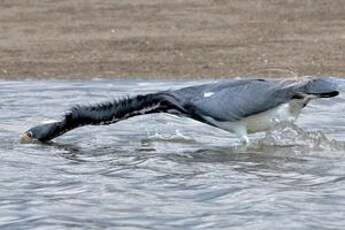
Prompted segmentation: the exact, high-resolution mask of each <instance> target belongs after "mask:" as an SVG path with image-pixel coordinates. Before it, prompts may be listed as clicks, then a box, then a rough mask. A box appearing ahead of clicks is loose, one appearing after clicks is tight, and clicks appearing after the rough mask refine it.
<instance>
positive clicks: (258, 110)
mask: <svg viewBox="0 0 345 230" xmlns="http://www.w3.org/2000/svg"><path fill="white" fill-rule="evenodd" d="M336 87H337V85H336V83H335V81H334V80H333V79H330V78H318V79H305V80H300V81H296V80H263V79H252V80H223V81H219V82H216V83H209V84H204V85H198V86H191V87H186V88H182V89H179V90H174V91H171V90H170V91H162V92H158V93H154V94H148V95H138V96H136V97H132V98H124V99H121V100H115V101H113V102H108V103H105V104H101V105H99V104H98V105H97V104H96V105H92V106H75V107H73V108H72V109H71V110H70V111H69V112H68V113H66V115H65V116H64V119H63V120H62V121H59V122H56V123H53V124H43V125H39V126H35V127H33V128H31V129H29V130H28V131H26V132H25V133H24V134H23V138H24V139H25V138H26V139H29V140H33V139H36V140H40V141H48V140H50V139H52V138H55V137H57V136H60V135H62V134H63V133H65V132H67V131H69V130H72V129H74V128H77V127H80V126H83V125H109V124H111V123H115V122H118V121H121V120H124V119H127V118H129V117H132V116H137V115H143V114H150V113H160V112H161V113H162V112H163V113H171V114H177V115H179V116H186V117H190V118H192V119H195V120H198V121H200V122H204V123H207V124H210V125H213V126H216V127H218V128H222V129H225V130H228V131H233V132H235V133H236V134H237V135H238V136H239V137H241V138H242V137H243V138H245V141H246V142H247V141H248V138H247V137H246V136H247V129H248V130H252V131H262V130H265V129H268V128H271V127H272V126H273V125H274V122H273V121H272V122H271V120H273V119H276V118H279V119H281V118H283V120H284V119H287V120H289V119H290V118H289V116H296V117H297V116H298V114H299V111H300V109H302V108H303V107H304V106H305V105H306V104H307V103H308V102H309V100H311V99H314V98H327V97H334V96H337V95H338V91H337V90H336ZM282 105H287V107H286V108H284V110H282V111H280V110H279V111H278V109H279V108H280V106H282ZM296 108H297V109H296ZM275 110H277V111H275ZM295 110H296V111H295ZM269 111H274V112H271V113H269ZM290 113H291V114H290ZM266 114H267V115H266ZM256 115H259V116H256ZM284 116H287V117H286V118H285V117H284ZM255 119H258V122H259V124H255ZM242 121H244V122H242ZM241 122H242V123H241ZM260 123H263V124H260Z"/></svg>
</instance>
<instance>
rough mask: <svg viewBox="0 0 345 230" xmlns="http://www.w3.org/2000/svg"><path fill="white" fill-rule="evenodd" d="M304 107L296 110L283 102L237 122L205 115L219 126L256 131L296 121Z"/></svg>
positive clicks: (249, 131)
mask: <svg viewBox="0 0 345 230" xmlns="http://www.w3.org/2000/svg"><path fill="white" fill-rule="evenodd" d="M301 109H302V108H300V109H298V110H295V109H291V105H290V104H289V103H286V104H282V105H280V106H278V107H276V108H274V109H270V110H268V111H265V112H263V113H259V114H255V115H252V116H249V117H246V118H243V119H241V120H240V121H236V122H220V121H215V120H214V119H212V118H210V117H205V118H206V119H207V120H208V121H209V122H211V123H213V124H214V125H215V126H217V127H218V128H221V129H224V130H227V131H231V132H235V133H238V132H239V131H240V132H242V131H241V130H243V131H244V130H245V132H247V133H255V132H261V131H266V130H271V129H273V128H274V127H275V126H277V125H278V124H279V123H283V122H284V123H285V122H294V121H295V120H296V119H297V116H298V115H299V113H300V110H301Z"/></svg>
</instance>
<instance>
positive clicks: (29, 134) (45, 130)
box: [20, 122, 59, 143]
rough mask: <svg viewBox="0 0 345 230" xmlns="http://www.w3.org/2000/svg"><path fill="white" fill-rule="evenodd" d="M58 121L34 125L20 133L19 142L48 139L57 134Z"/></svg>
mask: <svg viewBox="0 0 345 230" xmlns="http://www.w3.org/2000/svg"><path fill="white" fill-rule="evenodd" d="M58 124H59V123H58V122H53V123H47V124H41V125H38V126H35V127H33V128H31V129H29V130H27V131H25V132H24V133H23V134H22V135H21V139H20V141H21V143H32V142H35V141H48V140H50V139H52V138H54V137H56V136H57V132H58V127H59V125H58Z"/></svg>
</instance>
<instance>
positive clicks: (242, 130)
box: [233, 125, 249, 145]
mask: <svg viewBox="0 0 345 230" xmlns="http://www.w3.org/2000/svg"><path fill="white" fill-rule="evenodd" d="M233 130H234V132H235V134H236V136H238V138H240V141H241V143H242V144H244V145H248V144H249V138H248V133H247V128H246V127H245V126H244V125H237V126H235V127H234V128H233Z"/></svg>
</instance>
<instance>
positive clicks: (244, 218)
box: [0, 80, 345, 229]
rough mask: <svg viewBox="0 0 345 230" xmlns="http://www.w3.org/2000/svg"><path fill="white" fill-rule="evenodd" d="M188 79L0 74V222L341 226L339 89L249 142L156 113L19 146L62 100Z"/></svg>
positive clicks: (66, 103)
mask: <svg viewBox="0 0 345 230" xmlns="http://www.w3.org/2000/svg"><path fill="white" fill-rule="evenodd" d="M198 83H201V82H196V81H194V82H192V81H191V82H186V81H139V80H138V81H130V80H96V81H13V82H11V81H2V82H1V81H0V138H1V140H2V141H1V142H0V159H1V167H0V185H1V186H0V228H1V229H68V228H73V229H102V228H107V227H108V228H114V229H232V228H233V229H239V228H240V229H277V228H278V227H279V229H344V226H345V218H344V217H345V192H344V191H345V151H344V150H345V147H344V146H345V144H344V141H343V140H344V137H345V120H344V109H345V103H344V99H345V98H344V96H343V93H342V94H341V95H340V96H339V97H337V98H332V99H323V100H319V101H315V102H312V103H311V104H310V105H308V107H307V108H305V109H304V110H303V113H302V115H301V117H300V119H299V120H298V122H297V126H298V127H297V126H296V127H281V128H279V129H278V130H276V131H273V132H272V133H269V134H264V133H260V134H256V135H251V136H250V138H251V140H252V141H253V143H252V144H251V145H250V146H249V147H247V148H243V147H241V146H239V142H238V140H237V138H235V136H234V135H232V134H230V133H227V132H224V131H222V130H219V129H216V128H212V127H210V126H207V125H204V124H201V123H198V122H196V121H193V120H190V119H187V118H186V119H183V118H177V117H174V116H170V115H163V114H157V115H147V116H140V117H135V118H131V119H129V120H126V121H123V122H120V123H117V124H114V125H111V126H99V127H91V126H88V127H83V128H80V129H77V130H74V131H72V132H69V133H67V134H66V135H64V136H62V137H59V138H57V139H56V140H54V142H53V143H51V144H46V145H39V144H26V145H22V144H20V143H19V135H20V133H21V132H23V131H24V130H26V129H27V128H29V127H31V126H33V125H36V124H38V123H41V122H42V121H46V120H51V119H59V118H60V117H61V115H63V113H64V112H65V111H66V110H67V109H68V108H69V107H71V106H72V105H75V104H89V103H95V102H102V101H105V100H110V99H112V98H118V97H122V96H127V95H134V94H138V93H149V92H155V91H158V90H163V89H169V88H172V89H173V88H180V87H184V86H187V85H192V84H198ZM339 83H340V84H341V87H340V89H341V91H343V87H342V84H343V81H341V80H339Z"/></svg>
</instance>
